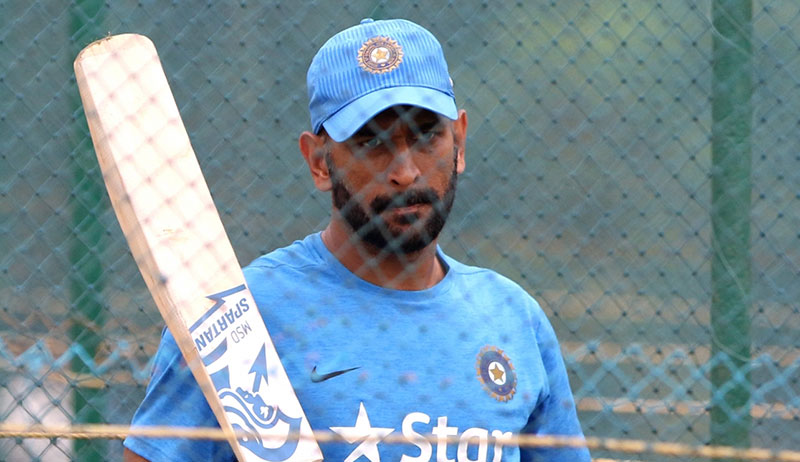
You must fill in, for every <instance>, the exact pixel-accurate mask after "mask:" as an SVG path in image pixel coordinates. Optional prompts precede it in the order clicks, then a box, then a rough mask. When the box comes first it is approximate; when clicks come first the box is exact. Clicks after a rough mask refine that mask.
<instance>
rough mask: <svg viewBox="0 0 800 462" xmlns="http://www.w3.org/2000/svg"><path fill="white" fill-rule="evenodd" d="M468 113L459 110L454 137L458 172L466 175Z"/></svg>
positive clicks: (454, 123)
mask: <svg viewBox="0 0 800 462" xmlns="http://www.w3.org/2000/svg"><path fill="white" fill-rule="evenodd" d="M467 125H468V120H467V111H465V110H464V109H459V110H458V119H456V120H455V121H454V122H453V135H454V138H455V140H454V142H455V145H456V156H457V158H456V172H457V173H459V174H461V173H464V169H466V168H467V162H466V160H465V154H466V149H467Z"/></svg>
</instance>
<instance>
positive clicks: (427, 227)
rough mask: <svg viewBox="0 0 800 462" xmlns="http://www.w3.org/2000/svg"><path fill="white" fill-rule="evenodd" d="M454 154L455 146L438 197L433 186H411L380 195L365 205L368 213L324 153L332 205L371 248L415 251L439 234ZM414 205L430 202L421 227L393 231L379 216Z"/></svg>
mask: <svg viewBox="0 0 800 462" xmlns="http://www.w3.org/2000/svg"><path fill="white" fill-rule="evenodd" d="M457 153H458V151H457V149H456V150H454V160H453V171H452V173H451V175H450V180H449V182H448V184H447V188H446V189H445V192H444V195H443V196H442V197H440V196H439V195H438V194H437V193H436V191H435V190H433V188H422V189H413V190H409V191H406V192H404V193H401V194H397V195H395V196H393V197H391V196H388V195H381V196H378V197H376V198H375V199H373V200H372V202H370V204H369V209H370V212H372V215H369V214H368V213H367V211H366V210H364V207H362V206H361V204H359V203H358V202H357V201H355V200H353V193H351V192H350V190H349V189H347V186H346V185H345V184H344V179H343V177H342V174H341V172H340V171H339V170H337V169H336V168H335V167H334V165H333V161H332V160H331V156H330V155H329V154H328V155H326V156H325V162H326V164H327V167H328V172H329V173H330V177H331V183H332V196H333V206H334V207H335V208H336V209H337V210H339V211H340V213H341V214H342V217H344V219H345V221H346V222H347V224H348V225H349V226H350V228H351V229H352V230H353V231H354V232H355V233H356V235H357V236H358V237H359V238H360V239H361V241H362V242H364V243H366V244H367V245H369V246H371V247H373V248H374V249H376V250H380V251H385V252H388V253H392V254H399V255H409V254H413V253H416V252H419V251H420V250H422V249H424V248H425V247H427V246H428V245H430V243H431V242H433V241H434V240H436V238H437V237H439V234H440V233H441V232H442V229H443V228H444V225H445V223H446V222H447V217H448V216H449V215H450V211H451V210H452V208H453V202H454V201H455V198H456V182H457V180H458V172H457V170H456V167H457V160H458V158H457ZM416 204H430V205H431V206H432V209H433V212H432V213H431V216H430V217H428V219H427V220H426V221H425V223H424V224H422V225H421V226H418V225H417V224H416V223H410V224H411V225H412V226H411V228H409V229H408V230H407V231H399V230H393V229H391V228H390V227H389V226H388V225H387V224H386V222H385V220H384V219H383V218H382V217H381V213H382V212H384V211H385V210H387V209H388V208H391V207H404V206H411V205H416Z"/></svg>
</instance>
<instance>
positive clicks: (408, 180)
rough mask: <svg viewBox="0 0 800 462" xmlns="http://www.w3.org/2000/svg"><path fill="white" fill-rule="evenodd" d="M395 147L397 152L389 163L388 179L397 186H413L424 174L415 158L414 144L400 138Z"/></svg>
mask: <svg viewBox="0 0 800 462" xmlns="http://www.w3.org/2000/svg"><path fill="white" fill-rule="evenodd" d="M393 147H394V149H395V152H394V156H393V158H392V163H391V165H389V172H388V180H389V182H390V183H391V184H393V185H395V186H399V187H407V186H411V185H413V184H414V183H416V182H417V181H418V180H419V177H420V175H421V174H422V172H420V170H419V167H418V166H417V163H416V162H415V160H414V151H413V146H410V145H409V144H408V142H406V141H403V140H398V141H396V142H395V145H394V146H393Z"/></svg>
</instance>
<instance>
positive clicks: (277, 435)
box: [203, 339, 302, 462]
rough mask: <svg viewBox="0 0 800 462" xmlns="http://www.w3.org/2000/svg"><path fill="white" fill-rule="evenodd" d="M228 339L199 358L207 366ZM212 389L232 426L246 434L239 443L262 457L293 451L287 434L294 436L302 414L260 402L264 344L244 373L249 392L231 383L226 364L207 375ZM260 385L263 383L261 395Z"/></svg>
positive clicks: (286, 455)
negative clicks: (290, 412)
mask: <svg viewBox="0 0 800 462" xmlns="http://www.w3.org/2000/svg"><path fill="white" fill-rule="evenodd" d="M227 349H228V339H224V340H223V341H222V342H221V343H220V345H219V346H218V347H217V348H216V349H215V350H214V351H213V352H212V353H210V354H209V355H208V356H206V357H205V358H204V359H203V362H204V363H205V364H206V366H207V367H209V366H211V364H212V363H214V362H215V361H217V360H218V359H219V358H221V357H223V356H225V352H226V351H227ZM211 380H212V381H213V382H214V388H216V389H217V394H218V395H219V397H220V401H222V407H223V408H224V409H225V412H226V413H227V414H228V417H229V419H230V421H231V425H232V426H233V429H234V430H235V431H237V432H242V433H245V434H247V436H246V437H245V438H244V439H243V440H241V445H242V446H243V447H244V448H246V449H248V450H249V451H250V452H252V453H253V454H255V455H257V456H258V457H260V458H262V459H264V460H270V461H275V462H279V461H283V460H286V459H288V458H289V457H291V456H292V454H294V452H295V450H296V449H297V442H298V439H297V438H296V437H290V435H298V434H299V432H300V423H301V422H302V417H289V416H288V415H286V414H284V413H283V411H281V409H280V408H279V407H278V406H277V405H270V404H267V403H266V402H265V401H264V398H265V397H266V396H268V390H267V387H268V386H269V383H268V381H267V360H266V346H265V345H262V346H261V351H260V352H259V353H258V355H257V356H256V358H255V361H254V362H253V364H252V366H251V367H250V371H249V374H248V380H252V381H253V382H252V388H251V390H252V392H251V391H248V390H245V389H244V388H242V387H241V386H235V385H233V384H231V377H230V373H229V371H228V367H227V366H225V367H223V368H221V369H220V370H218V371H216V372H214V373H212V374H211ZM262 385H265V387H264V389H263V394H262V392H261V390H262Z"/></svg>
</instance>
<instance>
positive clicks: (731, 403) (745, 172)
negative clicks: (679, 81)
mask: <svg viewBox="0 0 800 462" xmlns="http://www.w3.org/2000/svg"><path fill="white" fill-rule="evenodd" d="M711 14H712V20H713V31H712V34H713V69H712V95H713V101H712V108H711V113H712V129H711V131H712V147H711V158H712V167H711V172H712V178H711V196H712V199H711V228H712V237H711V242H712V248H713V257H712V263H711V284H712V300H711V330H712V348H711V351H712V361H713V366H712V370H711V389H712V395H711V443H712V444H719V445H730V446H739V447H748V446H749V445H750V436H749V432H750V424H751V417H750V404H751V403H750V388H751V385H750V373H749V369H748V368H749V362H750V317H749V306H750V286H751V281H750V272H751V269H750V193H751V180H750V170H751V164H750V162H751V141H750V130H751V118H752V107H751V103H750V99H751V94H752V61H751V58H752V46H751V35H752V0H713V2H712V13H711Z"/></svg>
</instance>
